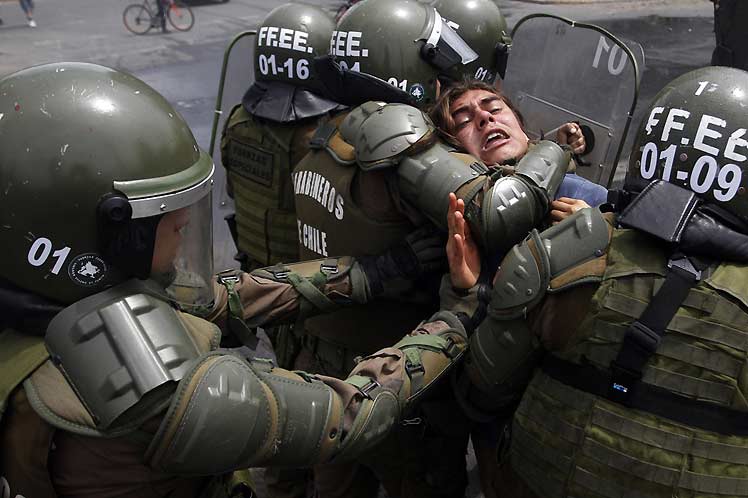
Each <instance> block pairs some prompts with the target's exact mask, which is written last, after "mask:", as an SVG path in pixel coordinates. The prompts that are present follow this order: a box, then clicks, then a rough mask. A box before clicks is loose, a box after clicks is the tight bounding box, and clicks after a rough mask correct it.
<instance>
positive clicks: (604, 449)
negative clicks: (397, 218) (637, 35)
mask: <svg viewBox="0 0 748 498" xmlns="http://www.w3.org/2000/svg"><path fill="white" fill-rule="evenodd" d="M747 89H748V73H746V72H744V71H741V70H737V69H732V68H724V67H708V68H703V69H699V70H696V71H692V72H690V73H688V74H685V75H683V76H681V77H679V78H677V79H675V80H674V81H672V82H671V83H670V84H668V85H667V86H666V87H665V88H664V89H663V90H662V91H661V92H660V93H659V94H658V95H657V96H656V97H655V99H654V102H653V103H652V105H651V107H650V109H649V111H648V112H647V113H646V115H645V118H644V119H643V121H642V123H641V126H640V127H639V131H638V136H637V139H636V141H635V143H634V147H633V152H632V154H631V160H630V163H629V171H628V174H627V177H626V180H625V185H624V190H623V191H622V192H621V193H619V194H618V195H616V196H614V197H613V199H614V200H615V206H616V211H615V212H614V213H600V212H599V211H597V210H590V209H588V210H582V211H580V212H578V213H577V214H576V215H574V216H572V217H570V218H569V219H567V220H565V221H564V222H562V223H559V224H558V225H556V226H554V227H553V228H551V229H549V230H546V231H544V232H540V233H539V232H537V231H533V232H532V233H531V235H530V236H529V237H528V238H527V239H526V240H525V241H524V242H523V243H522V244H520V245H518V246H516V247H515V248H514V249H512V251H511V252H510V253H509V254H508V256H507V257H506V258H505V260H504V261H503V263H502V265H501V268H500V270H499V272H498V274H497V275H496V278H495V280H494V283H493V291H492V295H491V300H490V303H489V304H488V310H489V311H488V318H487V319H486V320H485V321H484V322H483V323H482V324H481V325H480V326H479V327H478V329H477V332H476V333H475V334H474V335H473V336H472V338H471V341H470V354H469V357H468V359H467V361H466V375H464V376H462V377H461V379H462V380H464V382H461V381H458V383H457V384H458V385H460V386H462V387H463V389H462V392H463V399H464V401H465V404H466V406H469V407H472V409H473V410H474V411H475V413H477V414H495V413H501V412H502V411H503V410H506V409H507V407H510V406H512V405H513V403H514V402H515V401H516V400H519V399H520V398H521V402H520V403H519V408H518V409H517V411H516V414H515V415H514V424H513V439H512V445H511V449H510V454H511V463H512V468H513V469H514V471H515V472H516V473H517V474H518V475H519V476H520V478H521V482H520V484H521V487H520V489H517V490H514V491H513V495H514V496H532V497H534V496H561V497H565V496H595V497H597V496H623V495H629V494H632V495H638V496H649V497H663V498H664V497H670V496H676V495H677V496H685V495H693V496H698V495H712V496H717V495H719V496H748V490H746V488H745V487H744V484H743V479H742V478H741V476H743V475H745V473H746V472H747V471H746V462H745V459H744V455H745V453H746V445H747V444H748V439H746V437H747V436H748V428H747V427H746V424H745V412H746V409H747V408H746V405H745V402H744V398H745V395H744V386H743V385H742V381H741V380H740V379H741V378H742V376H743V375H744V369H745V365H744V362H743V352H742V348H743V344H744V343H745V330H746V328H745V325H744V324H745V323H746V320H748V308H746V290H745V285H744V283H745V281H746V277H748V275H747V274H746V263H747V262H748V225H747V224H746V221H748V218H747V215H748V213H747V212H746V210H745V207H746V206H745V201H744V199H743V198H742V195H743V192H744V190H745V180H744V179H743V176H744V174H745V171H746V163H745V161H746V159H748V155H747V154H746V147H748V142H746V140H744V139H743V135H744V134H745V129H746V125H747V124H748V122H746V117H745V114H744V113H742V112H741V111H740V109H742V108H743V106H744V105H745V103H746V90H747ZM456 218H457V220H458V226H460V227H461V226H462V225H460V222H459V219H460V218H461V215H459V214H458V215H456ZM456 233H457V235H458V237H456V238H455V239H454V240H455V241H456V242H457V243H458V245H462V244H461V242H460V241H461V236H462V235H463V234H462V233H461V230H459V229H458V230H457V231H456ZM568 248H573V250H569V249H568ZM458 253H460V251H459V250H458ZM462 254H464V253H462ZM461 259H462V258H460V257H458V258H457V259H456V260H457V262H459V261H460V260H461ZM457 266H458V265H455V267H457ZM461 268H462V269H463V271H461V272H460V273H461V274H462V275H463V276H464V275H465V274H468V275H470V274H471V273H473V272H472V271H465V268H467V266H461ZM473 270H474V268H473ZM471 278H472V281H474V277H471ZM528 382H529V384H528ZM525 386H527V387H526V389H525ZM523 391H524V393H523Z"/></svg>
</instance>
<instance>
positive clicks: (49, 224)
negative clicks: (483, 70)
mask: <svg viewBox="0 0 748 498" xmlns="http://www.w3.org/2000/svg"><path fill="white" fill-rule="evenodd" d="M40 130H43V133H40ZM213 172H214V167H213V164H212V161H211V160H210V158H209V157H208V156H207V154H205V153H204V152H203V151H201V150H200V149H199V148H198V146H197V144H196V142H195V139H194V137H193V136H192V133H191V132H190V130H189V128H188V127H187V124H186V123H185V122H184V120H183V119H182V118H181V117H180V116H179V114H178V113H177V112H176V111H175V110H174V109H173V108H172V107H171V106H170V105H169V104H168V103H167V102H166V100H165V99H164V98H163V97H162V96H160V95H159V94H158V93H156V92H155V91H154V90H153V89H152V88H150V87H149V86H147V85H146V84H145V83H143V82H142V81H140V80H138V79H136V78H135V77H133V76H131V75H129V74H126V73H122V72H119V71H116V70H113V69H109V68H105V67H102V66H97V65H92V64H83V63H59V64H48V65H43V66H37V67H33V68H29V69H26V70H23V71H20V72H17V73H14V74H12V75H9V76H7V77H5V78H3V79H2V80H0V178H2V182H3V186H4V190H3V193H4V194H3V196H2V199H0V217H1V218H2V227H3V229H2V231H1V232H0V240H2V245H3V248H4V250H5V254H4V257H3V259H2V262H1V263H0V289H1V290H0V302H1V303H2V310H3V313H2V329H1V331H0V359H2V361H0V395H1V396H2V397H1V398H0V408H1V409H2V411H0V415H1V416H2V419H1V420H0V422H1V423H0V489H2V492H3V495H11V496H16V495H19V496H34V497H47V496H49V497H53V496H60V495H64V496H97V497H107V496H132V497H135V496H138V497H156V496H158V497H164V496H175V495H176V496H239V495H237V493H243V491H242V489H245V486H246V483H244V481H245V480H244V479H243V477H242V474H240V473H239V474H238V473H236V472H234V471H236V470H237V469H246V468H248V467H255V466H266V465H284V466H301V465H309V464H312V463H315V462H323V461H328V460H330V459H331V458H333V457H336V455H337V458H351V457H353V456H355V454H356V453H357V452H358V451H360V449H359V448H360V447H362V446H363V445H365V444H368V443H373V442H375V441H376V440H378V439H381V437H382V436H383V435H384V434H385V433H386V427H385V425H386V424H382V421H380V420H378V419H377V418H376V417H374V418H372V417H370V416H369V414H371V409H372V408H374V407H375V406H376V405H381V404H382V403H384V404H391V405H392V406H393V408H395V410H396V411H397V410H398V405H399V401H398V400H397V397H396V394H395V393H397V391H398V389H399V386H398V385H396V384H393V385H391V386H389V387H383V386H378V385H377V386H374V385H371V386H368V387H367V386H365V385H360V384H359V383H358V382H357V380H356V379H354V380H353V381H352V382H343V383H341V381H338V380H335V379H328V380H327V382H329V385H328V384H325V383H324V382H323V381H322V380H321V378H319V377H314V376H310V375H306V374H296V373H291V372H288V371H285V370H281V369H276V368H274V367H273V366H272V364H270V363H268V362H262V361H250V360H248V359H246V358H244V357H242V356H241V354H240V353H239V352H232V351H229V350H217V348H218V346H219V343H220V340H221V332H220V329H219V328H218V327H217V326H215V325H214V324H212V323H210V322H208V321H206V320H204V319H202V318H198V317H197V316H195V315H192V314H188V313H186V312H184V311H182V309H190V310H194V311H198V310H199V311H202V312H205V311H208V310H211V304H212V303H213V302H214V301H216V302H217V303H218V306H217V307H215V308H214V309H212V311H211V316H212V317H213V318H217V319H220V318H221V317H222V316H223V317H225V315H226V309H225V308H226V301H227V299H228V300H234V301H236V300H237V299H238V300H239V303H240V307H241V306H242V305H243V310H241V312H242V313H243V314H244V315H245V316H244V317H245V318H250V317H252V318H254V319H255V320H256V321H258V322H259V323H260V324H266V323H271V324H272V323H274V320H275V319H278V320H280V319H281V318H283V316H289V315H294V313H297V312H299V310H300V309H302V308H303V309H309V308H311V306H310V305H308V304H305V297H304V296H310V299H312V300H314V302H316V303H320V302H321V300H322V299H325V300H326V301H325V303H327V305H328V306H329V305H331V304H332V303H333V301H334V300H336V299H341V298H342V301H344V302H345V301H350V300H351V299H352V300H354V301H356V300H357V299H359V298H360V296H358V297H357V296H356V295H352V296H350V297H345V296H346V294H345V291H346V289H349V290H350V289H356V288H366V287H367V284H366V279H365V278H363V280H362V277H363V275H364V272H360V271H359V270H355V269H354V268H353V267H352V266H350V265H346V264H345V262H344V261H337V262H335V266H334V267H331V263H330V262H329V261H328V262H319V261H318V262H316V263H315V262H310V263H307V264H306V266H303V265H302V267H296V268H295V274H297V275H298V274H300V273H303V272H304V271H308V274H309V277H310V278H309V279H301V278H296V277H289V278H288V281H285V283H282V284H279V283H276V282H275V281H274V280H273V279H270V278H263V277H262V275H259V276H256V277H250V276H248V275H246V274H243V275H240V276H239V277H238V278H237V280H236V282H235V285H236V286H237V287H239V289H240V291H241V293H240V294H241V295H240V296H238V297H237V296H227V295H226V294H225V293H222V294H219V295H217V296H214V295H213V286H212V285H210V284H211V281H212V257H211V251H210V247H211V246H212V244H211V219H212V217H211V214H210V206H211V203H210V195H211V188H212V178H213ZM322 263H327V264H322ZM305 269H306V270H305ZM359 269H360V267H359ZM323 272H327V273H323ZM265 274H266V275H271V276H274V277H275V276H277V275H275V274H273V273H272V272H266V273H265ZM325 275H327V277H325ZM320 278H322V280H323V282H320ZM302 280H303V281H302ZM354 281H355V282H358V283H355V284H350V282H354ZM289 282H293V283H294V285H297V286H299V288H300V289H302V292H301V293H295V292H294V288H293V286H292V285H291V284H290V283H289ZM304 282H305V283H306V285H304ZM234 304H236V302H234ZM460 337H461V336H455V337H454V341H453V342H454V343H455V344H457V345H458V346H457V349H459V348H460V347H461V345H462V346H464V339H461V338H460ZM457 349H455V351H456V350H457ZM334 389H337V390H338V391H339V392H340V394H341V395H342V397H341V396H340V395H338V394H336V393H335V391H334ZM344 410H348V411H349V412H350V414H349V415H346V416H345V417H343V411H344ZM351 410H352V411H351ZM387 413H389V411H387ZM359 414H360V415H359ZM371 423H373V424H374V425H378V426H381V427H382V428H383V430H382V431H379V430H378V429H374V430H371V428H370V425H369V424H371ZM362 431H363V432H362ZM378 432H379V435H376V436H374V437H373V438H372V437H371V433H378ZM358 434H364V435H365V437H364V438H363V439H359V437H358ZM348 436H351V437H350V438H349V437H348ZM344 441H347V442H348V443H350V444H347V443H345V442H344Z"/></svg>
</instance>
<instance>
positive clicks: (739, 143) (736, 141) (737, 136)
mask: <svg viewBox="0 0 748 498" xmlns="http://www.w3.org/2000/svg"><path fill="white" fill-rule="evenodd" d="M745 132H746V129H745V128H738V129H737V130H735V131H734V132H733V133H732V135H730V138H728V139H727V146H726V147H725V157H726V158H727V159H731V160H733V161H738V162H743V161H745V160H746V159H748V157H746V156H744V155H743V154H739V153H737V152H735V148H736V147H748V140H745V139H744V138H743V135H745Z"/></svg>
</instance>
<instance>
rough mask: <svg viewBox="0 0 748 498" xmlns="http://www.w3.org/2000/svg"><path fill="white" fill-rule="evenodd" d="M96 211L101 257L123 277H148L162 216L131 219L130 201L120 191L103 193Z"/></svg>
mask: <svg viewBox="0 0 748 498" xmlns="http://www.w3.org/2000/svg"><path fill="white" fill-rule="evenodd" d="M96 211H97V213H96V214H97V225H98V226H97V229H98V230H97V234H98V246H99V252H100V253H101V255H102V256H103V257H104V259H106V260H107V261H108V262H109V263H111V264H112V265H113V266H114V267H116V268H118V269H119V270H120V271H121V272H122V273H124V275H125V276H133V277H137V278H141V279H145V278H148V276H149V275H150V274H151V262H152V259H153V249H154V247H155V245H156V229H157V227H158V222H159V221H161V217H162V215H160V214H159V215H155V216H149V217H145V218H138V219H133V218H132V206H131V205H130V201H129V200H128V199H127V197H126V196H125V195H124V194H122V193H120V192H112V193H109V194H106V195H105V196H103V197H102V198H101V200H100V201H99V204H98V206H97V207H96Z"/></svg>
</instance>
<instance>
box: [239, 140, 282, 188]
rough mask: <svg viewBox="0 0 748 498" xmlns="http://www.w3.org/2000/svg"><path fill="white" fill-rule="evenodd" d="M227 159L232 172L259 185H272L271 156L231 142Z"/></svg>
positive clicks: (254, 148) (260, 150) (243, 144)
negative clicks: (229, 159)
mask: <svg viewBox="0 0 748 498" xmlns="http://www.w3.org/2000/svg"><path fill="white" fill-rule="evenodd" d="M229 157H231V165H230V167H231V169H232V170H233V171H234V172H236V173H238V174H239V175H241V176H243V177H245V178H247V179H249V180H252V181H255V182H257V183H259V184H261V185H265V186H267V187H270V186H272V185H273V154H271V153H269V152H266V151H264V150H262V149H258V148H257V147H253V146H251V145H248V144H245V143H241V142H237V141H236V140H232V141H231V142H229Z"/></svg>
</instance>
